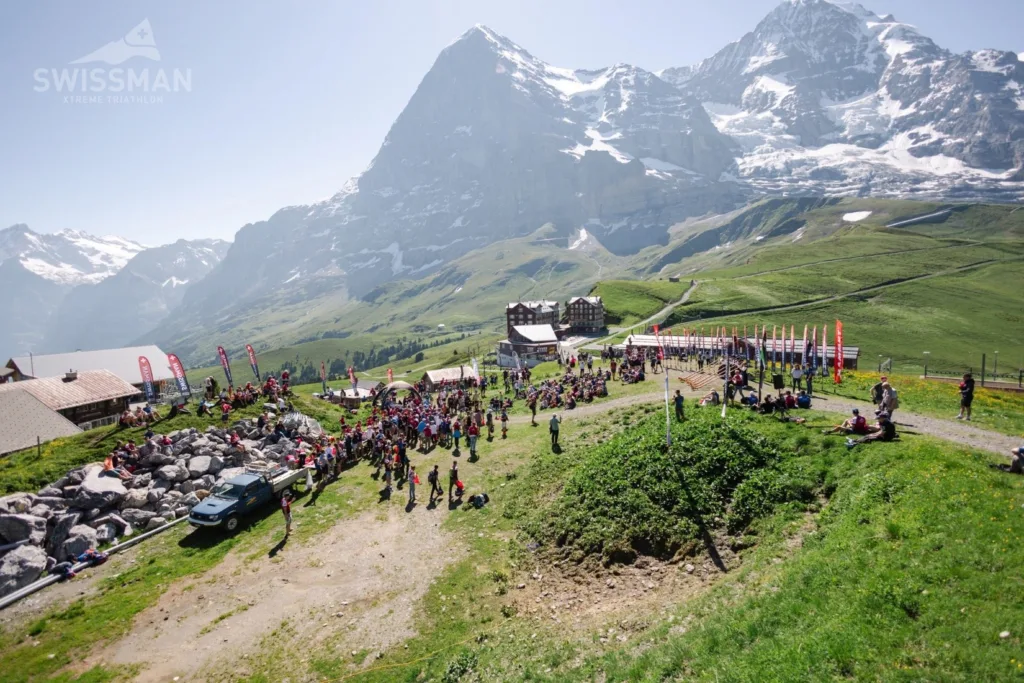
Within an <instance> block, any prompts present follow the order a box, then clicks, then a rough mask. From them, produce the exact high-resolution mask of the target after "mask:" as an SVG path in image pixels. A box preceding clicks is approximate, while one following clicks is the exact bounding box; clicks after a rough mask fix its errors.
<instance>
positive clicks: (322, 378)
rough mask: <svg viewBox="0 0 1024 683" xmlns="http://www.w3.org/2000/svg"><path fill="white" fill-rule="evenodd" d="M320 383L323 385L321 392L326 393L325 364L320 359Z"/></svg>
mask: <svg viewBox="0 0 1024 683" xmlns="http://www.w3.org/2000/svg"><path fill="white" fill-rule="evenodd" d="M320 384H321V385H323V386H322V388H323V392H324V393H325V394H326V393H327V365H326V364H325V363H324V362H323V361H320Z"/></svg>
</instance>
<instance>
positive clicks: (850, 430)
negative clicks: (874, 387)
mask: <svg viewBox="0 0 1024 683" xmlns="http://www.w3.org/2000/svg"><path fill="white" fill-rule="evenodd" d="M821 433H822V434H862V435H863V434H867V433H868V421H867V420H866V419H865V418H864V416H863V415H861V414H860V409H858V408H854V409H853V416H852V417H850V419H848V420H845V421H843V423H842V424H840V425H836V426H835V427H833V428H832V429H824V430H822V432H821Z"/></svg>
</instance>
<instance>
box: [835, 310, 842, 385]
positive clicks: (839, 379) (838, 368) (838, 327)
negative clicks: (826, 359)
mask: <svg viewBox="0 0 1024 683" xmlns="http://www.w3.org/2000/svg"><path fill="white" fill-rule="evenodd" d="M835 355H836V362H835V378H834V379H835V382H836V384H842V383H843V323H842V321H840V320H836V350H835Z"/></svg>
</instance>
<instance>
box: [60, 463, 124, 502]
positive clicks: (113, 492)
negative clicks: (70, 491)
mask: <svg viewBox="0 0 1024 683" xmlns="http://www.w3.org/2000/svg"><path fill="white" fill-rule="evenodd" d="M127 492H128V489H126V488H125V487H124V482H122V481H121V479H120V478H119V477H117V476H110V475H106V474H103V468H102V467H92V468H90V469H89V470H88V471H87V472H86V475H85V479H83V480H82V484H81V486H80V487H79V489H78V493H77V494H75V498H74V500H73V501H72V505H73V506H74V507H76V508H81V509H83V510H88V509H91V508H100V509H101V510H105V509H106V508H109V507H112V506H114V505H116V504H117V503H119V502H121V499H122V498H124V494H125V493H127Z"/></svg>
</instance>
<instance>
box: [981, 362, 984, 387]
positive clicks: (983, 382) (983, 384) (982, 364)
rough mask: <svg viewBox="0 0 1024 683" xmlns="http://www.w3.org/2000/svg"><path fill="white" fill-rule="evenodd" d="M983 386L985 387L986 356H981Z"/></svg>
mask: <svg viewBox="0 0 1024 683" xmlns="http://www.w3.org/2000/svg"><path fill="white" fill-rule="evenodd" d="M981 386H985V354H981Z"/></svg>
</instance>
